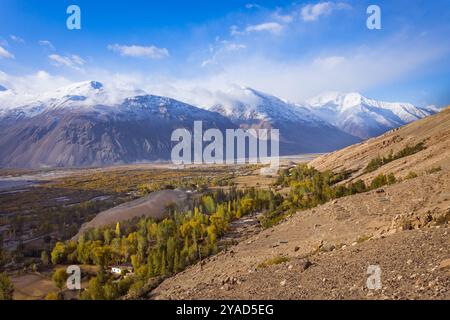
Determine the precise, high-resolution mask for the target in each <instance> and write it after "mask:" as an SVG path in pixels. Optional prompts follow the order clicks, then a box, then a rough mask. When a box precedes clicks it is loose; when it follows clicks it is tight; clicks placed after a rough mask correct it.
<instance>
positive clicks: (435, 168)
mask: <svg viewBox="0 0 450 320" xmlns="http://www.w3.org/2000/svg"><path fill="white" fill-rule="evenodd" d="M439 171H442V168H441V167H433V168H431V169H430V170H427V173H428V174H433V173H436V172H439Z"/></svg>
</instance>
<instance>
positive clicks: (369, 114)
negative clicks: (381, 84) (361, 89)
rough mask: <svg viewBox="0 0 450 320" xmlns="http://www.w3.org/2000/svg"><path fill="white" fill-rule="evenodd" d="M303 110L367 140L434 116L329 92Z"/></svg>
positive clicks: (426, 110)
mask: <svg viewBox="0 0 450 320" xmlns="http://www.w3.org/2000/svg"><path fill="white" fill-rule="evenodd" d="M307 107H308V108H309V109H310V110H311V111H312V112H313V113H314V114H315V115H317V116H318V117H320V118H321V119H323V120H325V121H327V122H329V123H331V124H333V125H335V126H336V127H338V128H340V129H341V130H343V131H345V132H347V133H350V134H352V135H355V136H357V137H360V138H362V139H367V138H370V137H373V136H376V135H379V134H382V133H384V132H386V131H388V130H390V129H393V128H397V127H400V126H403V125H405V124H408V123H411V122H413V121H416V120H419V119H422V118H424V117H427V116H429V115H431V114H434V113H436V112H438V108H436V107H434V106H429V107H425V108H420V107H417V106H414V105H413V104H410V103H393V102H383V101H377V100H374V99H369V98H366V97H364V96H362V95H361V94H359V93H339V92H331V93H325V94H323V95H320V96H317V97H315V98H312V99H310V100H308V101H307Z"/></svg>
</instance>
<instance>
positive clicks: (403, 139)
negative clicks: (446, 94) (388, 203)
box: [310, 107, 450, 180]
mask: <svg viewBox="0 0 450 320" xmlns="http://www.w3.org/2000/svg"><path fill="white" fill-rule="evenodd" d="M421 142H424V145H425V147H426V149H425V150H422V151H420V152H418V153H417V154H414V155H411V156H408V157H404V158H401V159H398V160H395V161H393V162H390V163H388V164H386V165H383V167H382V168H380V169H379V170H376V171H374V172H370V173H364V171H365V170H364V169H365V168H366V167H367V165H368V164H369V162H370V161H372V160H373V159H375V158H377V157H387V156H388V155H389V154H390V153H391V151H392V152H393V153H394V154H395V153H398V152H400V151H401V150H403V149H405V148H406V147H408V146H410V147H413V146H416V145H417V144H419V143H421ZM449 159H450V107H448V108H447V109H444V110H443V111H441V112H440V113H438V114H436V115H433V116H430V117H428V118H425V119H422V120H419V121H417V122H414V123H411V124H409V125H406V126H404V127H401V128H399V129H396V130H392V131H389V132H387V133H386V134H383V135H382V136H380V137H377V138H373V139H369V140H367V141H365V142H362V143H360V144H356V145H352V146H350V147H348V148H345V149H342V150H339V151H336V152H333V153H330V154H326V155H324V156H322V157H319V158H317V159H315V160H313V161H312V162H311V163H310V164H311V166H313V167H315V168H316V169H318V170H322V171H324V170H332V171H336V172H341V171H346V170H352V171H354V173H353V174H352V177H353V178H356V177H358V178H362V179H365V180H370V179H371V178H373V177H374V176H375V175H377V174H378V173H380V172H384V173H391V172H392V173H394V174H395V175H396V176H398V177H405V176H406V175H408V173H409V172H410V171H414V172H416V173H423V172H425V171H426V170H431V169H432V168H435V167H441V168H445V169H450V161H449Z"/></svg>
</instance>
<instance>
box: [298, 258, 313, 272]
mask: <svg viewBox="0 0 450 320" xmlns="http://www.w3.org/2000/svg"><path fill="white" fill-rule="evenodd" d="M311 266H312V263H311V261H309V260H308V259H305V260H302V261H301V262H300V270H301V271H305V270H307V269H308V268H309V267H311Z"/></svg>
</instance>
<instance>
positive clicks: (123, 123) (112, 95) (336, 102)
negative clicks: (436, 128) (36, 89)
mask: <svg viewBox="0 0 450 320" xmlns="http://www.w3.org/2000/svg"><path fill="white" fill-rule="evenodd" d="M216 101H217V103H216V104H215V105H213V106H212V107H210V108H207V109H206V110H205V109H200V108H197V107H195V106H193V105H190V104H186V103H183V102H180V101H178V100H174V99H171V98H167V97H161V96H156V95H150V94H147V93H145V92H143V91H141V90H134V89H127V88H117V87H111V86H108V85H104V84H102V83H100V82H97V81H86V82H80V83H75V84H72V85H69V86H66V87H63V88H60V89H57V90H54V91H51V92H47V93H41V94H35V95H32V94H26V93H25V94H24V93H17V92H15V91H14V90H11V89H7V88H5V87H3V86H1V87H0V167H41V166H52V167H54V166H97V165H110V164H120V163H134V162H145V161H154V160H168V159H170V153H171V150H172V147H173V145H174V143H173V142H172V141H171V134H172V132H173V131H174V130H175V129H178V128H186V129H188V130H191V131H192V128H193V125H194V121H203V129H204V130H207V129H209V128H217V129H219V130H220V131H222V132H224V131H225V130H226V129H235V128H239V127H240V128H267V129H271V128H274V129H279V130H280V134H281V137H280V152H281V155H289V154H300V153H316V152H328V151H333V150H337V149H340V148H343V147H346V146H348V145H351V144H354V143H356V142H359V141H361V139H365V138H368V137H372V136H375V135H378V134H381V133H384V132H385V131H387V130H389V129H392V128H395V127H399V126H401V125H404V124H406V123H409V122H412V121H415V120H417V119H420V118H423V117H425V116H427V115H430V114H432V113H435V112H437V111H438V109H437V108H435V107H433V106H430V107H427V108H418V107H415V106H413V105H411V104H406V103H386V102H379V101H376V100H371V99H367V98H364V97H363V96H361V95H359V94H328V95H322V96H320V97H317V98H314V99H311V100H310V101H309V103H308V104H307V105H299V104H294V103H290V102H288V101H285V100H282V99H279V98H277V97H274V96H272V95H269V94H265V93H262V92H259V91H257V90H254V89H250V88H241V87H239V88H238V87H234V88H233V89H232V90H230V91H227V92H221V93H220V94H219V95H218V96H217V99H216Z"/></svg>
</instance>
